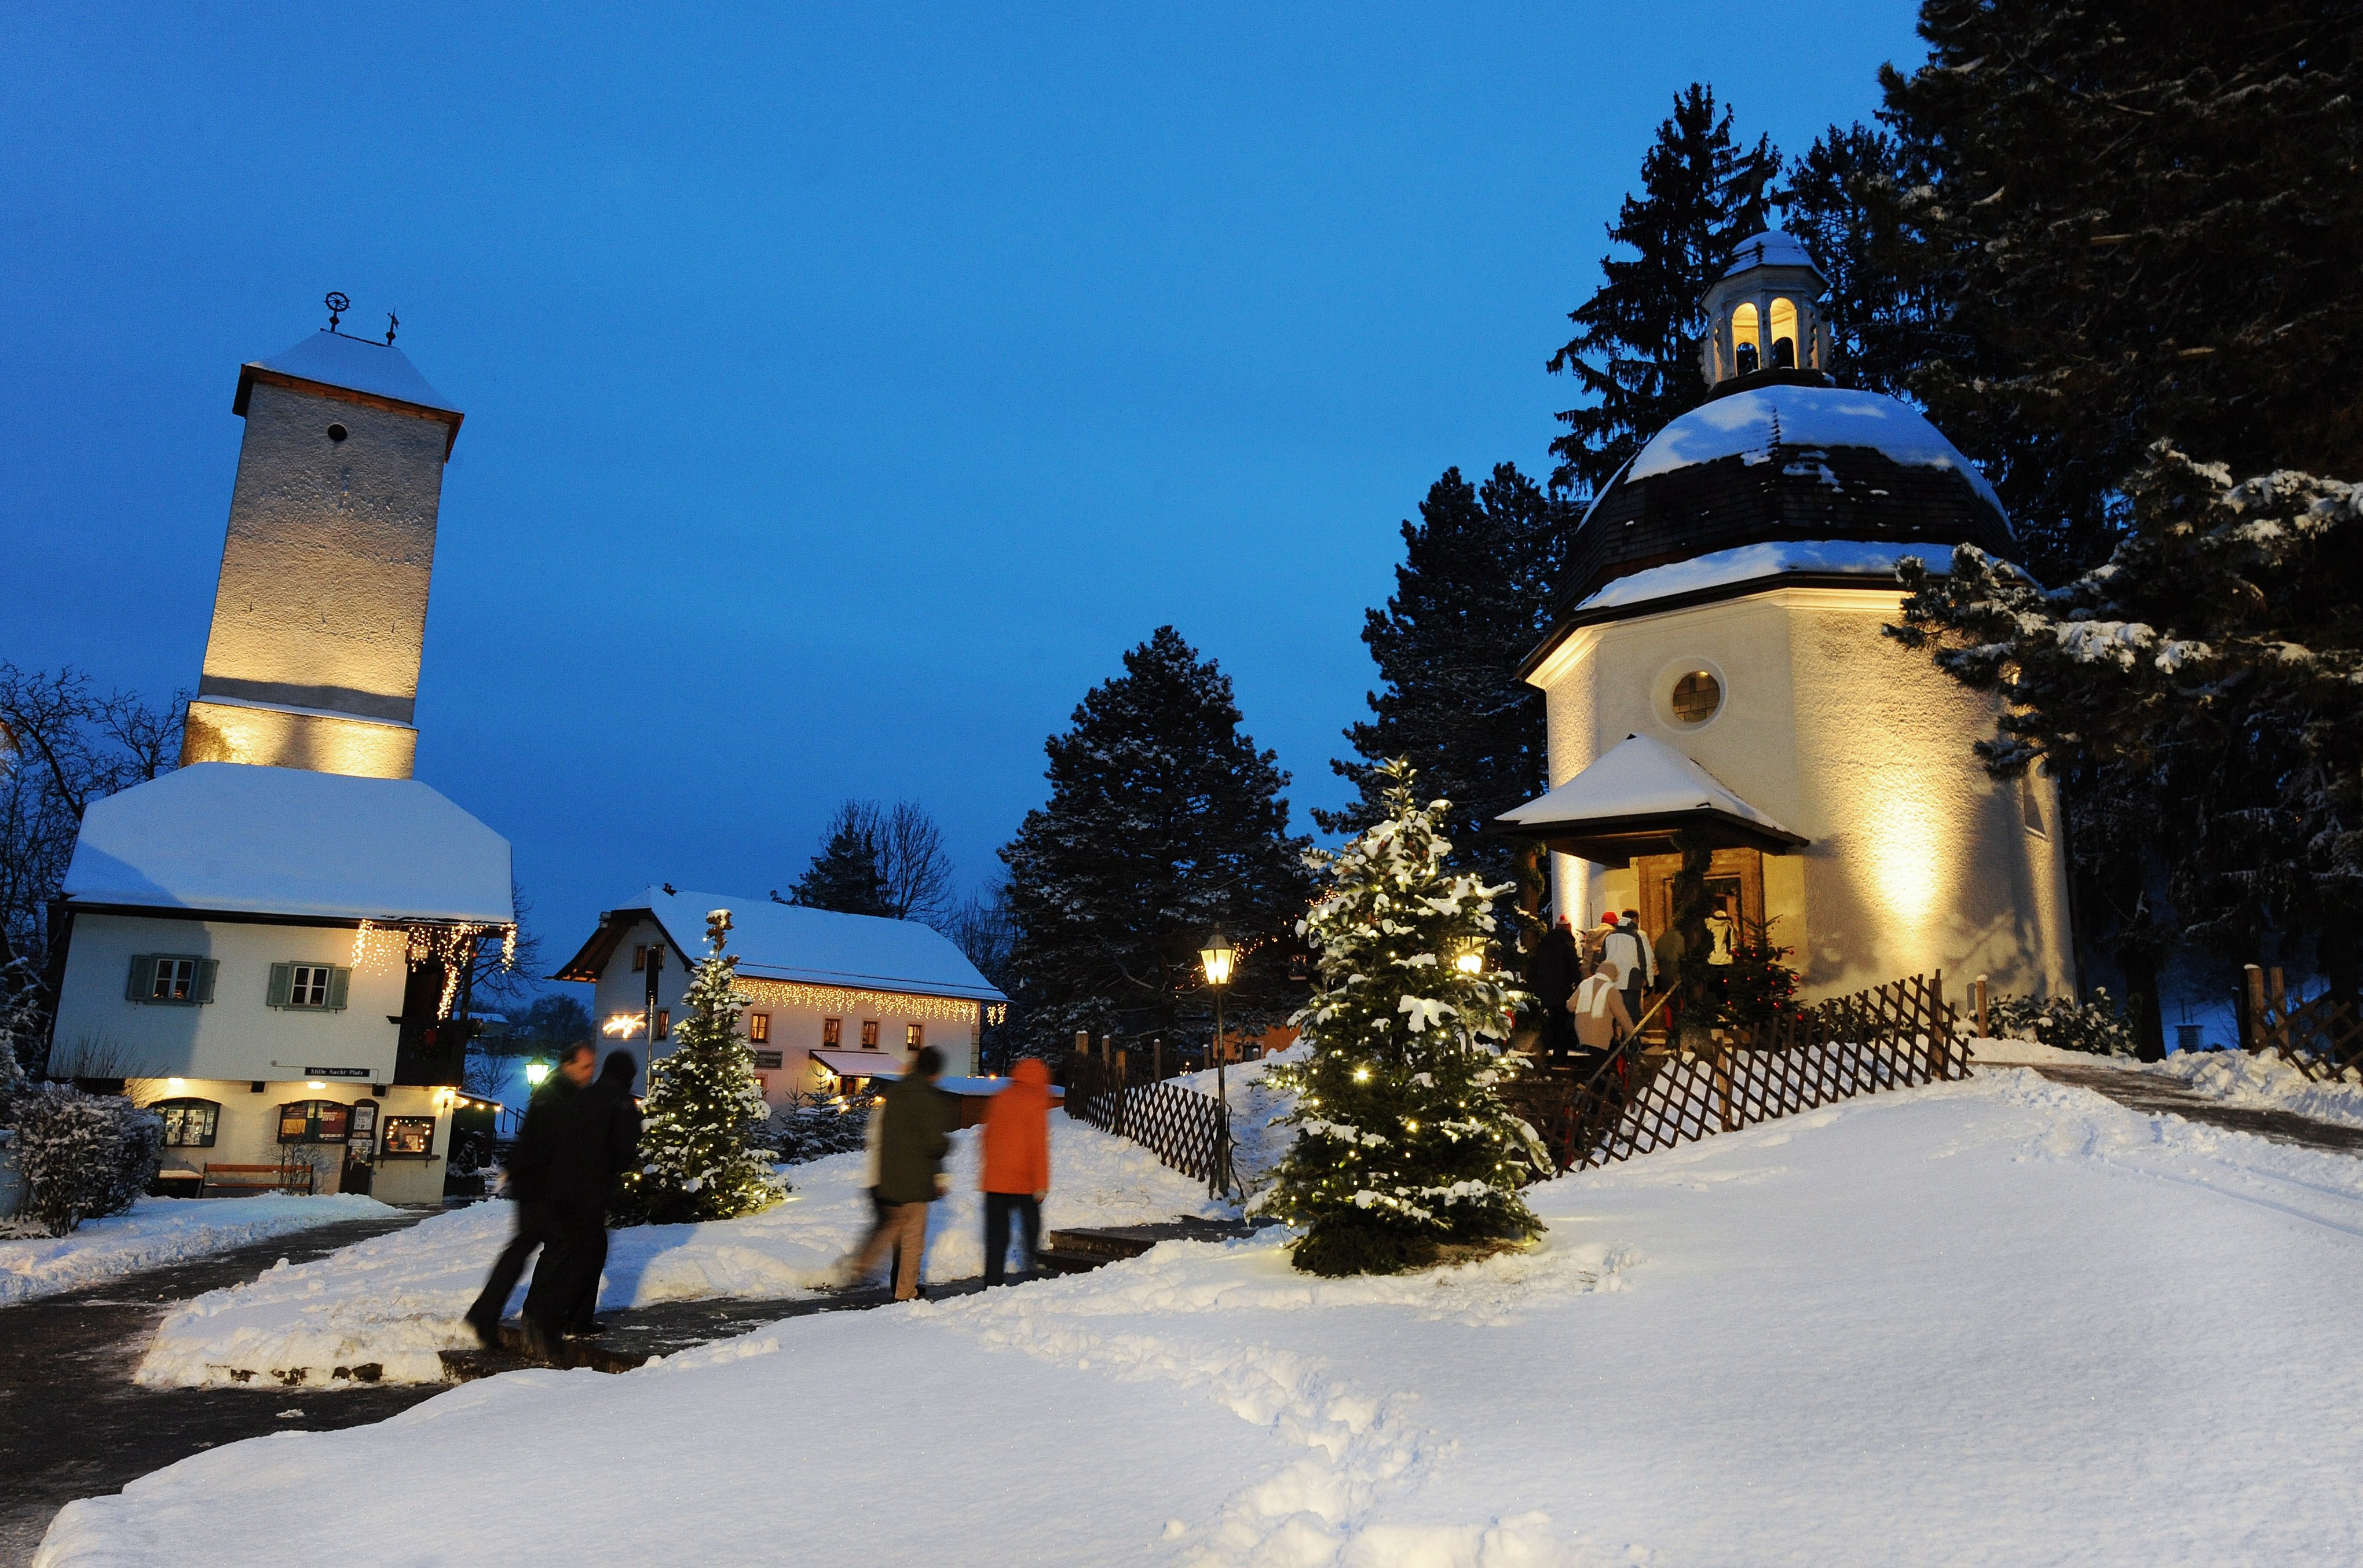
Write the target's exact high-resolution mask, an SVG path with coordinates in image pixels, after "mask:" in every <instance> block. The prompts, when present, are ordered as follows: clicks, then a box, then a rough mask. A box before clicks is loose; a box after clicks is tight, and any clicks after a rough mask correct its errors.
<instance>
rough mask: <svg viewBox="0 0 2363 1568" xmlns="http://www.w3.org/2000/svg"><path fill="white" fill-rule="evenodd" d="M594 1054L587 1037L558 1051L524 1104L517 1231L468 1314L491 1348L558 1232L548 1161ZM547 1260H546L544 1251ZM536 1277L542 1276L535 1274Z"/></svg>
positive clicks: (511, 1185)
mask: <svg viewBox="0 0 2363 1568" xmlns="http://www.w3.org/2000/svg"><path fill="white" fill-rule="evenodd" d="M596 1060H597V1058H596V1055H595V1054H594V1052H593V1051H592V1049H591V1042H589V1041H588V1040H577V1041H575V1042H574V1043H572V1044H571V1045H569V1046H567V1047H566V1048H565V1049H564V1050H563V1051H561V1052H560V1053H559V1056H558V1071H556V1072H554V1073H552V1074H550V1075H549V1078H547V1079H546V1080H545V1081H544V1082H543V1083H542V1085H541V1087H540V1088H537V1089H535V1090H534V1091H533V1098H532V1099H530V1100H528V1101H527V1102H526V1110H525V1124H524V1125H523V1126H521V1127H519V1128H518V1129H517V1140H516V1147H515V1148H513V1149H511V1150H510V1151H509V1157H508V1165H507V1172H508V1196H509V1199H510V1201H511V1202H512V1203H514V1204H515V1205H516V1235H514V1236H513V1237H511V1238H510V1240H509V1244H508V1245H507V1246H505V1247H504V1248H502V1249H501V1255H500V1257H499V1259H498V1260H497V1261H495V1262H494V1264H493V1273H492V1277H491V1278H489V1279H487V1280H486V1281H485V1282H484V1288H483V1293H482V1294H480V1295H479V1296H478V1297H476V1301H475V1305H474V1306H472V1307H470V1308H469V1309H468V1310H467V1313H466V1319H467V1323H468V1326H469V1327H470V1328H471V1329H473V1330H475V1331H476V1338H478V1339H479V1340H482V1341H483V1342H484V1345H485V1347H486V1348H487V1349H490V1350H498V1349H499V1348H500V1345H501V1316H502V1314H503V1313H505V1312H506V1311H507V1310H508V1305H509V1292H510V1291H512V1290H515V1289H516V1282H517V1276H518V1275H522V1274H523V1273H525V1265H526V1264H527V1261H528V1260H530V1259H531V1258H532V1256H533V1254H534V1253H535V1252H536V1251H537V1250H538V1249H547V1247H548V1246H549V1243H550V1242H551V1240H552V1238H553V1236H554V1235H555V1231H554V1229H553V1223H552V1221H553V1219H554V1216H553V1215H552V1213H551V1210H550V1207H549V1170H550V1162H551V1159H552V1156H553V1154H555V1152H556V1150H557V1147H558V1144H559V1143H560V1141H561V1140H562V1138H563V1136H564V1132H563V1131H562V1124H563V1123H565V1122H566V1121H568V1120H569V1119H570V1113H571V1110H573V1105H574V1100H575V1099H576V1098H577V1097H578V1096H580V1095H581V1094H582V1092H583V1089H584V1087H585V1086H586V1085H588V1084H589V1083H590V1082H591V1073H592V1069H593V1067H594V1065H595V1063H596ZM543 1261H544V1262H545V1263H547V1262H548V1258H547V1255H546V1254H545V1257H544V1260H543ZM537 1277H538V1273H537Z"/></svg>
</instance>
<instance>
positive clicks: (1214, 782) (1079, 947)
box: [1001, 626, 1309, 1051]
mask: <svg viewBox="0 0 2363 1568" xmlns="http://www.w3.org/2000/svg"><path fill="white" fill-rule="evenodd" d="M1046 749H1047V750H1048V755H1049V759H1050V767H1049V771H1048V778H1049V780H1050V799H1049V801H1048V804H1046V805H1044V806H1042V807H1041V808H1039V809H1038V810H1036V811H1033V812H1027V813H1026V821H1025V823H1024V824H1023V825H1022V826H1021V827H1020V828H1019V829H1018V832H1017V835H1016V837H1015V838H1014V839H1013V840H1011V842H1010V843H1009V844H1008V845H1006V846H1005V847H1004V848H1003V850H1002V851H1001V857H1002V859H1003V861H1004V863H1005V864H1006V865H1007V866H1008V867H1009V893H1008V899H1009V905H1008V907H1009V914H1010V918H1011V920H1012V921H1013V922H1014V923H1015V928H1016V934H1015V940H1014V941H1013V942H1012V944H1011V948H1010V955H1009V960H1008V966H1009V973H1010V975H1011V976H1012V977H1013V978H1014V981H1015V992H1014V993H1013V1000H1014V1001H1015V1004H1016V1005H1015V1007H1014V1008H1013V1020H1014V1021H1015V1023H1016V1025H1017V1027H1018V1029H1019V1030H1020V1032H1021V1035H1022V1043H1024V1044H1025V1045H1026V1047H1027V1048H1030V1049H1034V1050H1040V1051H1050V1050H1058V1049H1063V1048H1064V1047H1065V1046H1066V1045H1067V1043H1069V1042H1070V1041H1071V1040H1072V1039H1073V1037H1074V1035H1075V1033H1076V1032H1078V1031H1088V1032H1092V1033H1093V1034H1102V1033H1107V1034H1114V1035H1115V1036H1117V1037H1118V1038H1119V1039H1120V1040H1124V1041H1126V1042H1141V1043H1145V1042H1146V1041H1147V1040H1148V1038H1149V1037H1151V1036H1158V1037H1161V1038H1162V1039H1164V1040H1165V1041H1167V1042H1168V1043H1182V1042H1185V1041H1186V1042H1190V1043H1198V1042H1204V1041H1205V1040H1207V1039H1208V1038H1209V1037H1210V1035H1211V1032H1212V1021H1213V998H1212V997H1211V995H1210V994H1209V993H1208V992H1207V991H1206V990H1205V988H1204V985H1203V983H1202V980H1201V977H1200V974H1199V966H1198V949H1199V947H1200V946H1201V945H1202V944H1203V943H1204V938H1205V936H1206V934H1207V933H1208V932H1209V931H1211V930H1212V929H1214V928H1215V927H1216V926H1220V927H1222V929H1223V930H1224V931H1225V933H1226V934H1228V935H1229V936H1230V938H1231V939H1232V942H1233V943H1234V944H1235V945H1236V946H1237V948H1238V950H1239V952H1240V954H1241V956H1240V958H1239V960H1238V961H1237V969H1236V972H1235V977H1234V978H1233V980H1232V982H1231V986H1230V990H1229V993H1228V1006H1227V1015H1228V1016H1227V1020H1226V1021H1227V1024H1228V1026H1229V1027H1230V1028H1231V1029H1232V1030H1233V1031H1234V1032H1236V1033H1238V1034H1247V1035H1252V1034H1255V1033H1259V1032H1261V1031H1263V1030H1264V1029H1266V1028H1268V1027H1270V1025H1273V1024H1276V1023H1278V1022H1279V1021H1281V1019H1282V1018H1284V1017H1286V1016H1287V1013H1288V1011H1289V1010H1290V1008H1291V1007H1292V1005H1293V1003H1294V1000H1295V998H1296V996H1297V995H1299V994H1300V993H1298V992H1297V991H1295V990H1294V989H1293V988H1292V987H1291V986H1290V984H1289V982H1288V978H1287V959H1286V955H1285V944H1284V942H1283V940H1282V939H1283V938H1284V937H1285V936H1286V935H1287V933H1289V932H1290V930H1291V928H1292V926H1293V925H1294V923H1295V921H1296V918H1297V916H1298V915H1299V914H1301V913H1302V912H1303V911H1304V905H1305V902H1306V900H1307V898H1308V896H1309V882H1308V879H1307V878H1306V876H1305V873H1304V866H1303V863H1302V856H1303V852H1304V846H1305V844H1306V842H1307V841H1306V840H1304V839H1302V838H1292V837H1291V836H1290V835H1289V833H1288V802H1287V801H1286V800H1284V799H1282V798H1281V794H1280V790H1281V787H1282V786H1284V785H1285V784H1286V783H1287V782H1288V775H1287V774H1285V773H1283V772H1281V770H1280V768H1279V767H1276V766H1274V763H1275V757H1274V754H1273V753H1271V752H1269V751H1258V750H1257V749H1256V745H1255V742H1254V741H1253V740H1251V739H1250V738H1248V736H1247V735H1246V734H1243V733H1241V731H1240V729H1239V711H1238V708H1237V704H1236V703H1235V702H1234V701H1232V697H1231V683H1230V680H1229V679H1228V678H1227V677H1226V676H1225V675H1224V674H1223V673H1222V671H1221V670H1220V669H1218V668H1216V667H1215V662H1214V661H1213V660H1212V659H1206V660H1201V659H1200V658H1199V657H1198V655H1197V653H1196V652H1195V650H1193V648H1192V647H1191V646H1190V645H1189V644H1187V643H1185V642H1183V641H1182V637H1181V635H1179V634H1178V633H1176V632H1175V631H1174V630H1173V628H1172V627H1170V626H1160V627H1159V628H1158V630H1157V632H1156V634H1155V635H1153V636H1151V637H1150V638H1149V639H1148V641H1147V642H1145V643H1142V644H1141V645H1140V646H1137V647H1136V648H1134V649H1132V650H1131V651H1130V652H1128V653H1126V655H1125V656H1124V673H1123V674H1122V675H1120V676H1117V677H1115V679H1111V680H1108V681H1106V682H1105V683H1104V684H1102V685H1100V686H1097V687H1094V688H1093V690H1092V691H1091V693H1090V694H1089V695H1088V696H1086V697H1085V698H1084V699H1083V701H1082V705H1081V706H1079V707H1077V708H1076V710H1075V713H1074V727H1073V728H1072V729H1071V730H1069V731H1068V732H1067V733H1066V734H1059V735H1053V736H1051V737H1050V739H1049V741H1048V745H1047V747H1046Z"/></svg>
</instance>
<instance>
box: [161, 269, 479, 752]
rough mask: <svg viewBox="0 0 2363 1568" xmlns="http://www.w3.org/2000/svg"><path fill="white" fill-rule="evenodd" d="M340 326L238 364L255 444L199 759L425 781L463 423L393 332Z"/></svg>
mask: <svg viewBox="0 0 2363 1568" xmlns="http://www.w3.org/2000/svg"><path fill="white" fill-rule="evenodd" d="M330 304H331V306H332V307H333V308H334V309H336V310H341V309H343V308H344V304H343V298H342V296H340V295H332V296H331V297H330ZM336 323H337V317H336V316H335V315H331V316H330V317H329V326H327V328H326V329H324V330H322V331H320V332H317V333H315V334H313V336H312V337H308V338H306V339H305V341H303V342H301V343H298V344H297V345H295V347H294V348H290V349H288V350H287V351H286V352H285V353H283V354H281V355H278V356H276V357H275V358H272V359H261V360H257V361H254V362H252V363H250V364H247V365H244V366H242V367H240V368H239V376H238V396H237V398H236V399H235V400H234V401H233V402H232V403H231V404H230V407H231V410H232V412H234V413H236V414H241V415H243V416H244V417H245V419H246V436H245V440H244V442H243V443H242V444H241V445H240V447H239V457H238V480H237V483H236V485H235V487H234V488H233V489H232V491H231V492H230V503H229V534H228V538H227V542H226V543H225V544H224V545H223V547H222V565H221V585H220V587H219V589H218V590H217V591H216V594H215V598H214V621H213V630H212V633H211V635H209V636H208V637H207V638H206V641H205V670H204V674H203V676H202V677H201V678H200V679H199V680H198V682H197V695H196V697H195V698H194V699H193V700H192V701H190V703H189V712H188V727H187V734H186V738H185V739H184V740H183V745H182V752H181V760H182V761H183V762H184V763H191V762H245V763H258V764H262V765H265V766H269V767H304V768H310V769H312V770H314V771H316V772H320V773H347V774H358V775H361V776H363V777H366V778H409V777H410V769H411V763H412V759H413V757H414V756H415V754H416V750H417V742H418V732H417V730H416V729H415V728H414V727H413V725H412V714H413V709H414V705H415V703H416V699H417V696H418V663H419V654H420V650H421V647H422V645H423V644H424V641H425V638H426V632H427V581H428V579H429V578H430V577H431V576H432V575H433V572H434V567H435V520H436V513H437V512H438V509H439V508H440V506H441V504H442V499H443V465H444V463H445V461H446V460H448V459H449V457H450V454H451V445H452V443H453V442H454V441H455V440H456V439H458V437H459V434H460V418H461V415H460V411H459V410H458V409H456V408H454V407H452V406H451V404H450V403H448V402H447V401H445V400H444V398H443V396H442V395H441V394H440V393H438V392H436V390H435V389H434V388H433V387H431V386H429V385H427V380H426V378H425V377H423V376H421V375H420V374H419V373H418V371H417V370H416V369H415V368H414V367H413V366H412V365H411V363H410V360H409V359H407V358H406V357H405V355H404V354H403V353H402V351H401V350H400V349H398V348H394V333H393V331H392V330H391V329H389V330H388V331H387V333H386V341H384V342H383V343H374V342H371V341H369V340H367V339H364V338H359V337H347V336H346V335H345V334H343V333H341V332H339V331H338V330H336Z"/></svg>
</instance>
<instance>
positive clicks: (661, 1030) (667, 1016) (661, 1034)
mask: <svg viewBox="0 0 2363 1568" xmlns="http://www.w3.org/2000/svg"><path fill="white" fill-rule="evenodd" d="M657 1038H658V1039H660V1040H670V1039H671V1038H672V1011H671V1009H670V1008H661V1007H660V1008H659V1009H657Z"/></svg>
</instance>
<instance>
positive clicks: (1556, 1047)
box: [1526, 916, 1583, 1064]
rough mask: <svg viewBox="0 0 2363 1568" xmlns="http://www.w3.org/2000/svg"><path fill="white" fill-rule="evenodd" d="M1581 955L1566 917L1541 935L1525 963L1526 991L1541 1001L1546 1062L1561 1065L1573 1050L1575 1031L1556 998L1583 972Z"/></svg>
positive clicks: (1571, 987) (1542, 1046)
mask: <svg viewBox="0 0 2363 1568" xmlns="http://www.w3.org/2000/svg"><path fill="white" fill-rule="evenodd" d="M1582 969H1583V953H1582V950H1581V948H1579V947H1578V946H1577V945H1576V941H1575V928H1574V927H1573V926H1572V925H1570V923H1569V922H1568V921H1567V919H1566V917H1565V916H1561V917H1560V919H1559V923H1558V924H1557V925H1554V926H1552V927H1551V928H1550V930H1549V931H1548V932H1546V933H1543V939H1542V944H1541V945H1540V946H1538V947H1537V948H1536V949H1535V952H1534V956H1533V957H1532V958H1530V959H1528V960H1527V962H1526V988H1527V989H1529V990H1531V991H1533V992H1534V993H1535V995H1536V996H1537V997H1540V998H1541V999H1542V1001H1543V1037H1542V1040H1541V1048H1542V1055H1543V1059H1544V1060H1545V1061H1547V1062H1558V1063H1561V1064H1564V1063H1565V1062H1566V1060H1567V1059H1568V1057H1569V1056H1570V1055H1572V1054H1573V1052H1574V1049H1575V1043H1576V1042H1575V1030H1574V1028H1573V1026H1572V1025H1571V1024H1570V1022H1569V1021H1568V1015H1567V1009H1566V1008H1565V1007H1564V1006H1563V1005H1560V1004H1559V1002H1558V1000H1557V999H1559V998H1561V997H1564V996H1565V995H1567V993H1568V992H1569V991H1570V990H1572V989H1574V988H1575V982H1576V978H1577V977H1578V976H1579V975H1581V973H1582Z"/></svg>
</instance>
